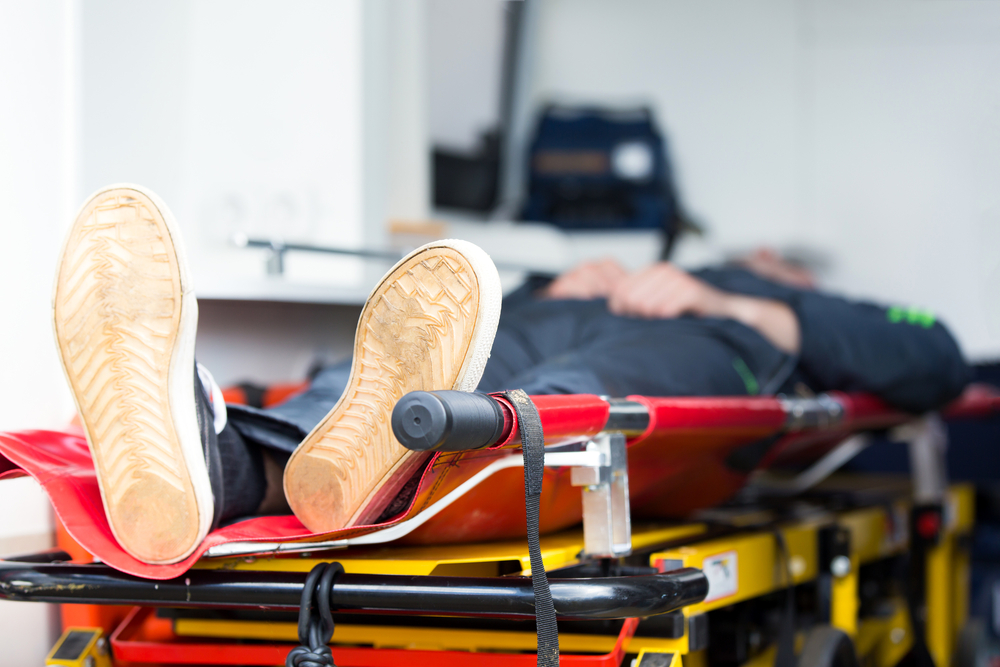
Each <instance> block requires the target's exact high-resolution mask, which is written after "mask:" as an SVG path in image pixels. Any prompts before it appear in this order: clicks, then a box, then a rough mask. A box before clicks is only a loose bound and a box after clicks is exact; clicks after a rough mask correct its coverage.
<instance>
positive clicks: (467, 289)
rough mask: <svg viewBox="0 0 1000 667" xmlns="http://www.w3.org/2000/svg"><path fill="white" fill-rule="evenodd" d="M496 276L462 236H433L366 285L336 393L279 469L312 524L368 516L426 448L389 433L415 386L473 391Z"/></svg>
mask: <svg viewBox="0 0 1000 667" xmlns="http://www.w3.org/2000/svg"><path fill="white" fill-rule="evenodd" d="M501 298H502V293H501V290H500V279H499V277H498V276H497V271H496V267H494V266H493V262H492V261H491V260H490V258H489V256H488V255H487V254H486V253H485V252H483V250H481V249H480V248H479V247H477V246H475V245H473V244H471V243H468V242H466V241H454V240H447V241H437V242H434V243H430V244H428V245H425V246H423V247H422V248H418V249H417V250H415V251H414V252H412V253H410V254H409V255H408V256H407V257H405V258H403V259H402V260H401V261H400V262H399V263H398V264H396V266H395V267H393V268H392V269H391V270H390V271H389V273H388V274H386V276H385V277H384V278H383V279H382V282H381V283H379V285H378V286H377V287H376V288H375V289H374V290H373V291H372V294H371V296H369V298H368V301H367V303H366V304H365V307H364V309H363V310H362V311H361V317H360V320H359V321H358V331H357V335H356V337H355V340H354V361H353V364H352V366H351V375H350V378H349V380H348V383H347V389H346V390H345V392H344V394H343V396H342V397H341V399H340V401H338V402H337V404H336V405H335V406H334V407H333V409H332V410H331V411H330V412H329V414H328V415H327V416H326V418H324V419H323V421H321V422H320V423H319V424H318V425H317V426H316V428H315V429H313V431H312V432H311V433H310V434H309V435H308V436H307V437H306V439H305V440H303V441H302V444H300V445H299V447H298V448H297V449H296V450H295V453H294V454H292V457H291V458H290V459H289V461H288V464H287V465H286V467H285V478H284V486H285V496H286V497H287V499H288V502H289V505H291V508H292V511H293V512H295V516H297V517H298V518H299V520H300V521H302V523H303V524H305V525H306V526H307V527H308V528H309V529H310V530H312V531H313V532H317V533H320V532H330V531H334V530H339V529H341V528H345V527H348V526H355V525H365V524H370V523H373V522H374V521H375V520H376V519H377V518H378V517H379V516H380V514H381V513H382V512H383V510H384V509H385V508H386V507H387V505H388V504H389V503H390V502H392V500H393V499H394V498H395V497H396V494H397V492H398V491H399V489H400V487H401V486H402V485H403V484H404V483H405V482H406V481H407V480H408V479H409V477H410V476H411V475H412V473H413V472H414V470H415V469H416V468H417V467H418V466H419V465H420V464H421V463H423V462H424V461H425V460H426V457H427V454H425V453H416V452H411V451H409V450H407V449H405V448H404V447H403V446H402V445H400V444H399V442H397V440H396V438H395V437H394V436H393V434H392V427H391V425H390V423H391V419H390V418H391V415H392V409H393V407H394V406H395V405H396V402H397V401H398V400H399V399H400V397H402V396H403V395H404V394H406V393H408V392H411V391H418V390H423V391H432V390H438V389H458V390H461V391H473V390H474V389H475V388H476V386H477V385H478V384H479V380H480V378H481V377H482V374H483V369H484V368H485V366H486V361H487V360H488V359H489V355H490V349H491V348H492V346H493V337H494V335H495V334H496V328H497V323H498V321H499V319H500V301H501Z"/></svg>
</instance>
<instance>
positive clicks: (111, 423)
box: [53, 185, 212, 563]
mask: <svg viewBox="0 0 1000 667" xmlns="http://www.w3.org/2000/svg"><path fill="white" fill-rule="evenodd" d="M179 243H180V240H179V237H178V234H177V232H176V225H175V223H174V222H173V219H172V217H171V215H170V212H169V211H168V210H167V208H166V206H165V205H164V204H163V203H162V202H160V200H159V199H158V198H157V197H156V195H154V194H153V193H151V192H148V191H146V190H144V189H142V188H140V187H137V186H132V185H120V186H112V187H109V188H106V189H104V190H101V191H99V192H97V193H96V194H94V195H93V196H92V197H91V198H90V199H89V200H87V202H86V203H85V204H84V205H83V208H82V209H81V210H80V213H79V215H78V216H77V218H76V221H75V222H74V224H73V227H72V229H71V230H70V233H69V236H68V238H67V240H66V244H65V246H64V248H63V253H62V259H61V260H60V263H59V269H58V273H57V277H56V285H55V294H54V298H53V320H54V324H55V333H56V342H57V344H58V348H59V355H60V358H61V360H62V365H63V369H64V370H65V372H66V378H67V379H68V381H69V384H70V387H71V389H72V391H73V396H74V398H75V400H76V405H77V408H78V409H79V411H80V416H81V417H82V421H83V426H84V429H85V431H86V434H87V442H88V443H89V444H90V452H91V455H92V456H93V459H94V467H95V469H96V471H97V479H98V482H99V483H100V488H101V498H102V499H103V501H104V509H105V512H106V513H107V516H108V522H109V523H110V525H111V531H112V532H113V533H114V536H115V538H116V539H117V540H118V542H119V544H120V545H121V546H122V548H123V549H125V551H127V552H128V553H129V554H131V555H132V556H134V557H135V558H137V559H139V560H141V561H144V562H146V563H173V562H177V561H179V560H182V559H183V558H185V557H186V556H188V555H189V554H190V553H191V552H192V551H194V549H195V547H197V546H198V544H199V543H200V542H201V540H202V539H203V538H204V537H205V535H206V534H207V533H208V529H209V527H210V524H211V520H212V490H211V485H210V483H209V478H208V469H207V466H206V463H205V458H204V453H203V452H204V450H203V448H202V443H201V436H200V434H199V429H198V418H197V414H196V412H195V398H194V396H195V394H194V342H195V331H196V329H197V324H198V303H197V301H196V299H195V297H194V294H193V292H192V291H191V290H190V283H191V281H190V279H189V275H188V272H187V268H186V265H185V263H184V257H183V252H182V249H181V248H180V245H179Z"/></svg>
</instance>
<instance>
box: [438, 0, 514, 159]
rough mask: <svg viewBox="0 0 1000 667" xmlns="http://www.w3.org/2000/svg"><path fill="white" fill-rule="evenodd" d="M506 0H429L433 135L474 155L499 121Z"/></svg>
mask: <svg viewBox="0 0 1000 667" xmlns="http://www.w3.org/2000/svg"><path fill="white" fill-rule="evenodd" d="M505 4H506V3H505V2H504V1H503V0H427V72H428V73H427V95H428V108H429V116H430V117H429V122H428V132H429V133H430V139H431V142H432V143H433V144H434V145H437V146H447V147H449V148H453V149H459V150H467V151H471V150H473V149H475V148H476V142H477V141H478V139H479V135H480V133H482V132H483V131H485V130H490V129H493V128H494V127H496V125H497V123H498V122H499V120H500V76H501V69H502V66H503V39H504V11H505V7H504V5H505Z"/></svg>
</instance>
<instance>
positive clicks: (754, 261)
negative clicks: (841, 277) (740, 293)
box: [736, 248, 816, 290]
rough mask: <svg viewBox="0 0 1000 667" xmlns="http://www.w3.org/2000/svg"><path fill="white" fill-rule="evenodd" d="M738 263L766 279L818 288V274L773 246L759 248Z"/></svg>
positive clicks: (792, 285) (800, 287)
mask: <svg viewBox="0 0 1000 667" xmlns="http://www.w3.org/2000/svg"><path fill="white" fill-rule="evenodd" d="M736 263H737V264H739V265H740V266H742V267H744V268H745V269H747V270H749V271H750V272H751V273H755V274H757V275H758V276H760V277H761V278H764V279H765V280H770V281H772V282H776V283H780V284H782V285H788V286H789V287H797V288H799V289H806V290H812V289H816V276H814V275H813V273H812V271H810V270H809V269H807V268H805V267H803V266H799V265H798V264H793V263H792V262H789V261H788V260H786V259H785V258H784V257H782V256H781V255H780V254H779V253H777V252H776V251H775V250H772V249H771V248H757V249H756V250H754V251H753V252H752V253H750V254H749V255H746V256H745V257H741V258H740V259H738V260H736Z"/></svg>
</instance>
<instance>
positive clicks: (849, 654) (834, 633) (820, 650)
mask: <svg viewBox="0 0 1000 667" xmlns="http://www.w3.org/2000/svg"><path fill="white" fill-rule="evenodd" d="M797 664H798V667H858V657H857V655H856V654H855V652H854V643H853V642H852V641H851V638H850V637H848V636H847V634H846V633H844V632H843V631H841V630H838V629H836V628H832V627H830V626H829V625H824V626H821V627H816V628H813V629H812V630H810V631H809V634H807V635H806V641H805V644H804V645H803V646H802V653H800V654H799V659H798V663H797Z"/></svg>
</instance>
